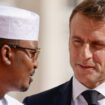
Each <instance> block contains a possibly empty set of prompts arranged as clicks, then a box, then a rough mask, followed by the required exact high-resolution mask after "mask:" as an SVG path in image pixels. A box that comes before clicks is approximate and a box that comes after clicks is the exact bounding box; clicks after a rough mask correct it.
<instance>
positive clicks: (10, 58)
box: [0, 6, 39, 105]
mask: <svg viewBox="0 0 105 105" xmlns="http://www.w3.org/2000/svg"><path fill="white" fill-rule="evenodd" d="M38 31H39V16H38V15H37V14H36V13H33V12H31V11H27V10H23V9H19V8H15V7H7V6H0V84H1V85H0V105H22V104H21V103H20V102H18V101H17V100H15V99H13V98H11V97H10V96H8V95H6V93H7V92H9V91H26V90H27V89H28V88H29V85H30V83H31V82H32V76H33V74H34V72H35V69H36V68H37V58H38V54H39V48H38Z"/></svg>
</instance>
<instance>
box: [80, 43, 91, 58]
mask: <svg viewBox="0 0 105 105" xmlns="http://www.w3.org/2000/svg"><path fill="white" fill-rule="evenodd" d="M81 57H82V58H83V59H84V60H86V59H90V58H92V51H91V48H90V45H89V44H84V45H83V47H82V49H81Z"/></svg>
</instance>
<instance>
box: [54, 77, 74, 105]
mask: <svg viewBox="0 0 105 105" xmlns="http://www.w3.org/2000/svg"><path fill="white" fill-rule="evenodd" d="M71 100H72V79H71V80H70V81H69V82H67V83H65V84H64V85H63V87H61V88H60V89H59V94H58V95H57V96H56V98H55V101H54V102H55V104H54V105H71Z"/></svg>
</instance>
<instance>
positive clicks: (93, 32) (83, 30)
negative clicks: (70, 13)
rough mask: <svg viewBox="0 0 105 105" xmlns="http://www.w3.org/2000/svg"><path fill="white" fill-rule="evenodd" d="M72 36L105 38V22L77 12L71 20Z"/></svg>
mask: <svg viewBox="0 0 105 105" xmlns="http://www.w3.org/2000/svg"><path fill="white" fill-rule="evenodd" d="M70 36H81V37H85V38H87V37H88V38H103V37H105V23H104V22H102V21H96V20H93V19H91V18H88V17H86V16H84V15H82V14H80V13H77V14H75V16H74V17H73V19H72V20H71V24H70ZM101 36H102V37H101ZM104 40H105V39H104Z"/></svg>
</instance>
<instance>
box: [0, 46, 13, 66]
mask: <svg viewBox="0 0 105 105" xmlns="http://www.w3.org/2000/svg"><path fill="white" fill-rule="evenodd" d="M11 56H12V51H11V48H10V47H9V46H8V45H3V46H2V48H1V57H2V61H3V62H4V63H5V64H7V65H11Z"/></svg>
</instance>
